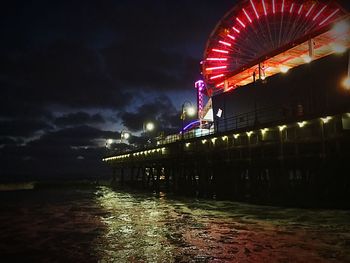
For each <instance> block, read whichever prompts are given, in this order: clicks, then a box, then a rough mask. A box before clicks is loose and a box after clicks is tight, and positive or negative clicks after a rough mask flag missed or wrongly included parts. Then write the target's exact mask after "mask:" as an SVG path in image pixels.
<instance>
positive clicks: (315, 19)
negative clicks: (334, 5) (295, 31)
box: [312, 5, 327, 21]
mask: <svg viewBox="0 0 350 263" xmlns="http://www.w3.org/2000/svg"><path fill="white" fill-rule="evenodd" d="M326 7H327V5H325V6H324V7H323V8H322V9H321V10H320V11H319V12H318V13H317V15H315V17H314V18H313V19H312V21H315V20H316V19H317V17H319V15H320V14H321V13H322V12H323V11H324V10H325V9H326Z"/></svg>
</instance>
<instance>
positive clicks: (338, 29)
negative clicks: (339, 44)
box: [332, 21, 350, 36]
mask: <svg viewBox="0 0 350 263" xmlns="http://www.w3.org/2000/svg"><path fill="white" fill-rule="evenodd" d="M349 28H350V25H349V22H348V21H341V22H339V23H337V24H336V25H335V26H334V27H333V28H332V32H334V35H335V36H341V35H343V34H345V33H346V32H348V30H349Z"/></svg>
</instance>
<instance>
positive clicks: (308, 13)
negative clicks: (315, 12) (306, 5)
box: [305, 4, 315, 17]
mask: <svg viewBox="0 0 350 263" xmlns="http://www.w3.org/2000/svg"><path fill="white" fill-rule="evenodd" d="M314 7H315V4H312V6H311V7H310V9H309V11H307V13H306V15H305V17H308V16H309V15H310V13H311V11H312V9H314Z"/></svg>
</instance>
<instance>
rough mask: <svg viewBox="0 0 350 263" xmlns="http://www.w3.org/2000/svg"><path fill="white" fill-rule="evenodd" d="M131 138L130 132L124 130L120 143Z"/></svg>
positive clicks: (121, 133)
mask: <svg viewBox="0 0 350 263" xmlns="http://www.w3.org/2000/svg"><path fill="white" fill-rule="evenodd" d="M129 138H130V133H129V132H128V131H125V130H122V131H121V132H120V143H123V139H125V140H126V141H127V140H128V139H129Z"/></svg>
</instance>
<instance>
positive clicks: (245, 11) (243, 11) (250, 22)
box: [243, 8, 252, 23]
mask: <svg viewBox="0 0 350 263" xmlns="http://www.w3.org/2000/svg"><path fill="white" fill-rule="evenodd" d="M243 12H244V14H245V16H246V17H247V18H248V20H249V22H250V23H251V22H252V20H251V18H250V16H249V15H248V14H247V12H246V11H245V9H244V8H243Z"/></svg>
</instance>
